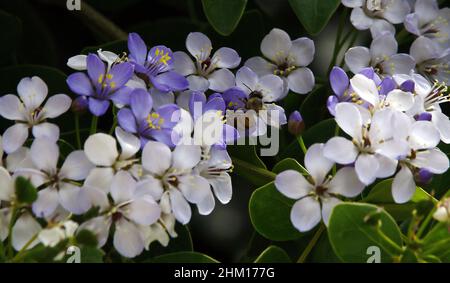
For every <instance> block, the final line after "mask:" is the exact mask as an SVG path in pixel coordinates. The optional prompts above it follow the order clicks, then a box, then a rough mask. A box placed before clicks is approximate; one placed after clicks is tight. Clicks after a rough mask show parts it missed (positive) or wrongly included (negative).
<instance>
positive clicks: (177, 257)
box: [151, 252, 219, 263]
mask: <svg viewBox="0 0 450 283" xmlns="http://www.w3.org/2000/svg"><path fill="white" fill-rule="evenodd" d="M151 262H154V263H219V262H218V261H217V260H215V259H214V258H212V257H210V256H208V255H205V254H202V253H198V252H178V253H170V254H164V255H161V256H157V257H155V258H154V259H152V261H151Z"/></svg>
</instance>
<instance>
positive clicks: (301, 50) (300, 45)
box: [289, 37, 315, 67]
mask: <svg viewBox="0 0 450 283" xmlns="http://www.w3.org/2000/svg"><path fill="white" fill-rule="evenodd" d="M314 52H315V47H314V41H312V40H311V39H309V38H307V37H301V38H297V39H296V40H294V41H292V46H291V49H290V50H289V56H290V58H292V60H293V63H294V65H295V66H300V67H303V66H308V65H309V64H311V62H312V60H313V59H314Z"/></svg>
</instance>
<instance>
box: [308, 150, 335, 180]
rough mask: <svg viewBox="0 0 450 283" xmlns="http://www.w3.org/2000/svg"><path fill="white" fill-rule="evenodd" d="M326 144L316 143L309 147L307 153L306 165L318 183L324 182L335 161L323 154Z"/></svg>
mask: <svg viewBox="0 0 450 283" xmlns="http://www.w3.org/2000/svg"><path fill="white" fill-rule="evenodd" d="M323 151H324V144H322V143H320V144H319V143H316V144H313V145H312V146H310V147H309V148H308V151H307V152H306V154H305V167H306V169H307V170H308V172H309V174H310V175H311V177H312V178H313V179H314V181H315V184H316V185H320V184H322V182H323V181H324V179H325V177H326V175H327V174H328V172H330V170H331V167H333V165H334V162H333V161H331V160H330V159H328V158H326V157H325V156H324V154H323Z"/></svg>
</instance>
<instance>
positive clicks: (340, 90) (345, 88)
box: [327, 67, 396, 116]
mask: <svg viewBox="0 0 450 283" xmlns="http://www.w3.org/2000/svg"><path fill="white" fill-rule="evenodd" d="M359 74H361V75H364V76H365V77H367V78H369V79H371V80H373V81H374V82H375V84H376V85H377V86H378V87H379V88H380V94H381V95H386V94H388V93H389V92H390V91H391V90H393V89H394V88H395V86H396V85H395V82H394V80H393V79H392V78H391V77H386V78H384V79H383V80H381V79H380V77H379V76H378V75H377V74H376V73H375V72H374V70H373V68H371V67H368V68H364V69H361V70H360V72H359ZM330 85H331V89H332V90H333V93H334V95H330V96H329V97H328V100H327V108H328V111H329V112H330V114H331V115H333V116H335V114H336V113H335V107H336V104H338V103H340V102H353V103H356V104H359V105H362V106H364V107H367V106H368V104H367V103H366V102H364V100H362V99H361V98H360V97H359V96H358V95H357V94H356V93H355V92H354V91H353V89H352V86H351V85H350V80H349V78H348V76H347V73H345V71H344V70H343V69H342V68H339V67H333V69H332V70H331V72H330Z"/></svg>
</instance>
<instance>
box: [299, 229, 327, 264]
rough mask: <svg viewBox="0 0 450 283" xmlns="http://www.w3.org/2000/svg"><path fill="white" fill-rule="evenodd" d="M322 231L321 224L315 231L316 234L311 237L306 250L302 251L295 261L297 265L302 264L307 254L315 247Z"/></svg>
mask: <svg viewBox="0 0 450 283" xmlns="http://www.w3.org/2000/svg"><path fill="white" fill-rule="evenodd" d="M323 231H325V225H324V224H323V223H322V224H321V225H320V227H319V229H317V231H316V233H315V234H314V236H313V237H312V239H311V241H309V243H308V245H307V246H306V248H305V249H304V250H303V252H302V254H301V255H300V257H299V258H298V260H297V263H304V262H305V260H306V258H307V257H308V255H309V253H310V252H311V251H312V249H313V248H314V246H315V245H316V243H317V241H318V240H319V238H320V236H321V235H322V233H323Z"/></svg>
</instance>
